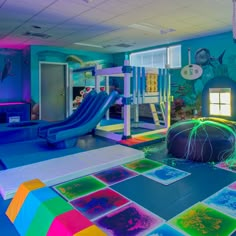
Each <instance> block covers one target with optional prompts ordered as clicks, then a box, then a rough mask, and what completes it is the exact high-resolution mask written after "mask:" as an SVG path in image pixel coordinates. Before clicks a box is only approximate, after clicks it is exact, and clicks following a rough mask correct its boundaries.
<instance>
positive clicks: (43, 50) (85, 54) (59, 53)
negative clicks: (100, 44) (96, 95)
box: [31, 46, 113, 103]
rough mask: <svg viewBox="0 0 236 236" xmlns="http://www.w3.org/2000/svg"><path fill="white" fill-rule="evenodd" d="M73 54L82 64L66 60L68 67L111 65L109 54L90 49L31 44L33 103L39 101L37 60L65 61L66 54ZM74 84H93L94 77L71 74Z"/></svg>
mask: <svg viewBox="0 0 236 236" xmlns="http://www.w3.org/2000/svg"><path fill="white" fill-rule="evenodd" d="M70 55H73V56H76V57H78V58H80V59H81V60H82V61H83V63H84V64H83V65H81V64H80V63H75V62H72V61H71V62H68V64H69V67H70V68H79V67H81V66H84V65H85V66H86V65H87V66H88V65H94V64H100V65H102V66H103V67H107V66H111V65H113V56H112V55H111V54H105V53H96V52H90V51H78V50H70V49H64V48H59V47H49V46H31V95H32V99H33V101H34V102H35V103H38V101H39V62H40V61H42V62H66V60H67V58H68V56H70ZM73 82H74V86H81V87H83V86H85V85H87V86H93V85H95V81H94V78H93V77H92V76H89V75H87V74H86V75H85V74H84V73H80V74H79V73H77V74H74V76H73Z"/></svg>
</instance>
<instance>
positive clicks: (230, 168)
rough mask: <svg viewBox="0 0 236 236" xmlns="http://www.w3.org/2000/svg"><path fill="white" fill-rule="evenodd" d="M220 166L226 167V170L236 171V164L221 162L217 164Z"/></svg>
mask: <svg viewBox="0 0 236 236" xmlns="http://www.w3.org/2000/svg"><path fill="white" fill-rule="evenodd" d="M215 166H216V167H218V168H221V169H224V170H228V171H232V172H235V173H236V166H235V165H234V166H229V165H227V163H226V162H220V163H218V164H216V165H215Z"/></svg>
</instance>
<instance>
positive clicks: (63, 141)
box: [46, 91, 119, 148]
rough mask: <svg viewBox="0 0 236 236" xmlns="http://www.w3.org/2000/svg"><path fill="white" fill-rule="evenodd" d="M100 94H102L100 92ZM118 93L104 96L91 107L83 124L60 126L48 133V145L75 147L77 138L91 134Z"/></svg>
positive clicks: (114, 92)
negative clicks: (58, 128) (57, 129)
mask: <svg viewBox="0 0 236 236" xmlns="http://www.w3.org/2000/svg"><path fill="white" fill-rule="evenodd" d="M100 94H104V92H101V93H100ZM118 96H119V95H118V93H117V92H116V91H113V92H112V93H111V94H110V95H109V96H108V95H106V96H105V97H103V98H102V99H101V100H102V101H100V102H99V101H98V103H97V104H96V106H95V105H93V106H92V110H91V112H90V114H88V116H87V119H84V120H83V122H74V123H72V124H71V125H65V126H63V127H64V128H63V127H62V126H61V127H60V130H59V131H55V130H54V131H53V132H49V133H48V135H47V137H46V139H47V142H48V144H50V145H53V146H55V147H57V148H69V147H73V146H75V145H76V142H77V139H78V137H80V136H82V135H85V134H87V133H89V132H91V131H92V130H93V129H94V128H96V126H97V124H98V123H99V122H100V121H101V119H102V118H103V117H104V115H105V114H106V112H107V111H108V109H109V108H110V106H111V105H113V104H114V103H115V101H116V99H117V98H118Z"/></svg>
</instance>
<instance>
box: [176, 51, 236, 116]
mask: <svg viewBox="0 0 236 236" xmlns="http://www.w3.org/2000/svg"><path fill="white" fill-rule="evenodd" d="M225 54H226V49H223V50H222V52H221V53H220V55H218V56H217V57H215V56H213V54H212V53H211V51H210V50H209V49H208V48H199V49H197V50H196V51H195V53H194V63H195V64H196V65H197V66H200V67H201V69H202V71H201V75H200V76H198V77H197V76H196V77H197V78H196V77H195V78H193V79H188V78H186V79H184V74H183V73H185V74H186V73H187V72H183V70H184V69H185V67H183V68H182V71H181V74H182V76H181V78H180V76H179V73H180V72H179V71H172V72H171V73H172V78H173V79H172V84H171V86H172V95H173V96H174V101H173V103H172V112H171V116H172V119H173V120H175V119H176V120H179V119H187V118H191V117H193V116H201V110H202V108H201V106H202V102H201V96H202V90H203V88H204V86H205V84H206V83H207V82H208V81H209V80H211V79H213V78H214V77H217V76H227V77H230V74H229V69H230V68H229V67H233V66H234V67H235V66H236V60H234V62H232V57H233V55H231V59H230V60H229V61H231V64H228V63H225V60H224V56H225ZM235 58H236V55H235ZM193 66H195V65H194V64H193ZM187 77H188V75H187Z"/></svg>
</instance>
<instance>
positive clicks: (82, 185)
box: [54, 176, 106, 200]
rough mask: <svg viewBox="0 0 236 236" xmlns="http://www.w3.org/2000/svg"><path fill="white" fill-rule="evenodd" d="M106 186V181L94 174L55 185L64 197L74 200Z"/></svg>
mask: <svg viewBox="0 0 236 236" xmlns="http://www.w3.org/2000/svg"><path fill="white" fill-rule="evenodd" d="M104 187H106V185H105V184H104V183H102V182H101V181H99V180H97V179H96V178H94V177H93V176H85V177H82V178H79V179H75V180H72V181H69V182H66V183H63V184H59V185H57V186H55V187H54V189H56V190H57V191H58V192H59V193H60V194H61V195H62V196H63V197H65V198H66V199H68V200H72V199H75V198H78V197H80V196H83V195H85V194H88V193H91V192H94V191H97V190H99V189H101V188H104Z"/></svg>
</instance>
